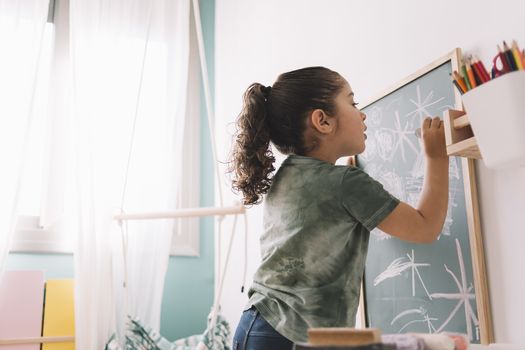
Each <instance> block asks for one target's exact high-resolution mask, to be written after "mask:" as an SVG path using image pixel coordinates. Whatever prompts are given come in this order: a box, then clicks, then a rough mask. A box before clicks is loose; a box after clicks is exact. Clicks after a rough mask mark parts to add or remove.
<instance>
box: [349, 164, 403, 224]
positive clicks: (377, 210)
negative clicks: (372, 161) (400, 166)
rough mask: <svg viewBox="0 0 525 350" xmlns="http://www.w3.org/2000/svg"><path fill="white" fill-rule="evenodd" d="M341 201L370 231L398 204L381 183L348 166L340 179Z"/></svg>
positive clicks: (397, 200)
mask: <svg viewBox="0 0 525 350" xmlns="http://www.w3.org/2000/svg"><path fill="white" fill-rule="evenodd" d="M341 194H342V203H343V207H344V208H345V209H346V211H347V212H348V213H349V214H350V215H352V216H353V217H354V218H355V219H356V220H357V221H359V222H360V223H361V224H362V225H363V226H364V227H365V228H366V229H367V230H368V231H372V230H373V229H374V228H375V227H376V226H377V225H379V224H380V223H381V221H383V219H384V218H386V217H387V216H388V214H390V213H391V212H392V211H393V210H394V209H395V207H396V206H397V205H398V204H399V199H397V198H396V197H394V196H392V195H391V194H390V193H389V192H388V191H387V190H385V189H384V188H383V185H382V184H381V183H380V182H378V181H376V180H374V179H373V178H371V177H370V176H369V175H368V174H367V173H365V172H364V171H363V170H361V169H359V168H356V167H348V169H347V170H346V171H345V173H344V175H343V179H342V190H341Z"/></svg>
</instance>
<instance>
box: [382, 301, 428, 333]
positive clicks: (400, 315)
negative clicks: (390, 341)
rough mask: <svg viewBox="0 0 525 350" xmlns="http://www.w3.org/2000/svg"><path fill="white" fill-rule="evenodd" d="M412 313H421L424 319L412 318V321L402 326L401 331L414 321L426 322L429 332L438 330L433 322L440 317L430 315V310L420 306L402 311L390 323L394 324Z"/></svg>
mask: <svg viewBox="0 0 525 350" xmlns="http://www.w3.org/2000/svg"><path fill="white" fill-rule="evenodd" d="M411 314H416V315H421V316H422V317H423V319H417V320H412V321H410V322H407V323H406V324H405V325H404V326H403V327H401V329H399V331H398V332H399V333H401V332H402V331H403V330H404V329H405V328H407V327H408V326H410V325H411V324H414V323H426V324H427V327H428V333H435V332H436V327H434V324H433V323H432V321H437V320H438V319H437V318H435V317H430V315H429V313H428V311H427V310H426V309H424V308H423V307H419V309H410V310H405V311H403V312H400V313H399V314H398V315H397V316H396V317H394V318H393V319H392V322H390V325H391V326H393V325H394V323H395V322H396V321H398V320H399V319H400V318H402V317H404V316H407V315H411Z"/></svg>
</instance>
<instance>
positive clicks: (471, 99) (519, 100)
mask: <svg viewBox="0 0 525 350" xmlns="http://www.w3.org/2000/svg"><path fill="white" fill-rule="evenodd" d="M463 104H464V107H465V111H466V112H467V114H468V117H469V120H470V124H471V127H472V131H473V132H474V135H475V136H476V140H477V142H478V145H479V149H480V151H481V155H482V156H483V161H484V163H485V165H486V166H487V167H488V168H509V167H517V166H520V165H525V71H517V72H512V73H507V74H505V75H503V76H501V77H498V78H496V79H494V80H491V81H489V82H487V83H485V84H483V85H481V86H478V87H476V88H474V89H472V90H470V91H468V92H467V93H465V94H464V95H463Z"/></svg>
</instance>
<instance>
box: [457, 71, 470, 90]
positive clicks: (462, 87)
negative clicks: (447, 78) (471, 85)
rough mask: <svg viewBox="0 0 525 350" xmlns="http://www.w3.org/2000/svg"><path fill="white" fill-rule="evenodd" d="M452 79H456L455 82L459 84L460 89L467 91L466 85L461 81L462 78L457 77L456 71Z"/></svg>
mask: <svg viewBox="0 0 525 350" xmlns="http://www.w3.org/2000/svg"><path fill="white" fill-rule="evenodd" d="M454 78H455V79H456V81H457V83H458V84H459V86H461V89H462V90H463V91H464V92H467V91H468V89H467V84H466V83H465V80H463V77H462V76H461V75H459V73H458V71H457V70H455V71H454Z"/></svg>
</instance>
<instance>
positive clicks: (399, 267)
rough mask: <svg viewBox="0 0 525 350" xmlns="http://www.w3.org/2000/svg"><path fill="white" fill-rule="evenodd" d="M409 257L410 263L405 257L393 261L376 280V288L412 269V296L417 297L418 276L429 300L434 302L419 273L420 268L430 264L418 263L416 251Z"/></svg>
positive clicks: (408, 255)
mask: <svg viewBox="0 0 525 350" xmlns="http://www.w3.org/2000/svg"><path fill="white" fill-rule="evenodd" d="M407 257H408V261H405V260H406V259H407V258H406V257H404V256H403V257H400V258H397V259H395V260H394V261H392V262H391V263H390V265H388V267H387V268H386V270H385V271H383V272H382V273H381V274H379V275H378V276H377V277H376V278H375V279H374V286H377V285H378V284H379V283H381V282H383V281H385V280H387V279H389V278H394V277H396V276H400V275H401V273H402V272H403V271H405V270H408V269H411V270H412V271H411V272H412V296H416V275H417V278H418V279H419V281H420V282H421V285H422V286H423V289H424V290H425V293H426V294H427V296H428V298H429V299H430V300H432V296H431V294H430V293H429V292H428V289H427V286H426V285H425V282H423V278H422V277H421V274H420V273H419V270H418V268H420V267H424V266H430V264H426V263H416V257H415V255H414V249H412V254H407Z"/></svg>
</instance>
